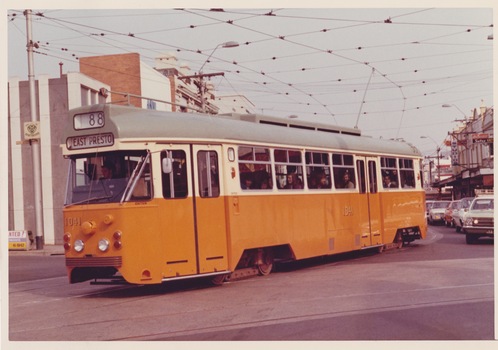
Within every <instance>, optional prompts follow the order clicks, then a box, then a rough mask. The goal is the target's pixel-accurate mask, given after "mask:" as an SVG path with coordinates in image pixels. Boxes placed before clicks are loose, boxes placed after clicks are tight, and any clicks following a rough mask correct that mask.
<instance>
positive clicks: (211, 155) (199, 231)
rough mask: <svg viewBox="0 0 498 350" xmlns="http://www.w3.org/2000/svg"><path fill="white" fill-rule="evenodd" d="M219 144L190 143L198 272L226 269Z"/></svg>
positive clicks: (224, 221) (225, 240)
mask: <svg viewBox="0 0 498 350" xmlns="http://www.w3.org/2000/svg"><path fill="white" fill-rule="evenodd" d="M221 156H222V153H221V146H216V145H214V146H213V145H194V146H192V164H193V177H194V184H195V186H194V187H195V193H194V196H195V204H194V208H195V209H194V210H195V226H196V243H197V257H198V269H199V273H201V274H202V273H209V272H216V271H225V270H226V269H227V268H228V257H227V236H226V220H225V200H224V198H223V196H222V193H223V191H222V186H223V181H222V179H221V176H222V174H223V172H222V171H221V166H222V164H221V162H222V160H221Z"/></svg>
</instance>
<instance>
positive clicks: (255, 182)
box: [238, 146, 273, 190]
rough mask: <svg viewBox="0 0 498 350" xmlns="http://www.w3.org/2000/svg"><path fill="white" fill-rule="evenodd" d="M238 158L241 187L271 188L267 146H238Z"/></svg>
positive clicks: (245, 188)
mask: <svg viewBox="0 0 498 350" xmlns="http://www.w3.org/2000/svg"><path fill="white" fill-rule="evenodd" d="M238 159H239V175H240V188H241V189H243V190H268V189H272V188H273V183H272V175H271V160H270V150H269V149H268V148H264V147H250V146H240V147H239V149H238Z"/></svg>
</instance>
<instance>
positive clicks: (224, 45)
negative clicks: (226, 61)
mask: <svg viewBox="0 0 498 350" xmlns="http://www.w3.org/2000/svg"><path fill="white" fill-rule="evenodd" d="M220 46H221V47H222V48H224V49H228V48H231V47H237V46H239V43H238V42H236V41H227V42H226V43H221V44H218V45H216V47H215V48H214V50H213V51H211V54H210V55H209V57H208V58H207V59H206V61H205V62H204V63H203V64H202V66H201V68H200V69H199V74H202V68H204V66H205V65H206V63H208V62H209V59H210V58H211V56H213V54H214V52H215V51H216V50H217V49H218V47H220Z"/></svg>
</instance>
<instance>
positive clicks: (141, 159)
mask: <svg viewBox="0 0 498 350" xmlns="http://www.w3.org/2000/svg"><path fill="white" fill-rule="evenodd" d="M70 160H71V162H70V168H69V178H68V184H67V191H66V201H65V205H75V204H84V203H110V202H123V201H126V200H129V199H133V200H147V199H150V198H151V197H152V188H151V176H150V166H149V161H150V157H148V153H147V152H146V151H117V152H106V153H97V154H95V153H93V154H91V155H89V154H86V155H85V154H84V155H76V156H73V157H71V159H70Z"/></svg>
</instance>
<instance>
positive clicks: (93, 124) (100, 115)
mask: <svg viewBox="0 0 498 350" xmlns="http://www.w3.org/2000/svg"><path fill="white" fill-rule="evenodd" d="M73 125H74V129H75V130H85V129H95V128H102V127H103V126H104V125H105V117H104V112H98V111H97V112H91V113H83V114H77V115H75V116H74V119H73Z"/></svg>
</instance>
